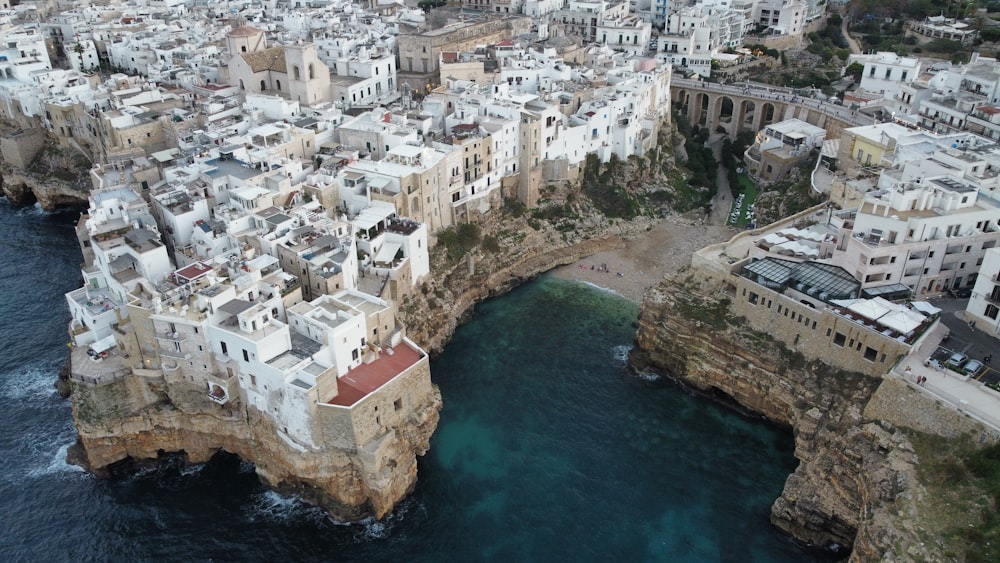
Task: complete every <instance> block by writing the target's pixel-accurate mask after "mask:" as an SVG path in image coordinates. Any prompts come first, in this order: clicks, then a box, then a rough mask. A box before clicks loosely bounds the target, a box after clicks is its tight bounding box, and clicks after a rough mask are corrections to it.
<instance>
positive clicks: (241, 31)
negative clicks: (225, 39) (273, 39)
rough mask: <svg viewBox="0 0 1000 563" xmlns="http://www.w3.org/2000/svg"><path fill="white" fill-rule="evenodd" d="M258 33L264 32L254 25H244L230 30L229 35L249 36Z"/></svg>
mask: <svg viewBox="0 0 1000 563" xmlns="http://www.w3.org/2000/svg"><path fill="white" fill-rule="evenodd" d="M258 33H263V32H262V31H261V30H259V29H257V28H256V27H254V26H252V25H244V26H243V27H237V28H236V29H234V30H232V31H230V32H229V35H231V36H233V37H248V36H250V35H257V34H258Z"/></svg>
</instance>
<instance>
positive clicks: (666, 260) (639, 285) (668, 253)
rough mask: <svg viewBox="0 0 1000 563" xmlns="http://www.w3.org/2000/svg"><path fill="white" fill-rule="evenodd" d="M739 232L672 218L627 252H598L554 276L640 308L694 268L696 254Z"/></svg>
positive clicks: (637, 240)
mask: <svg viewBox="0 0 1000 563" xmlns="http://www.w3.org/2000/svg"><path fill="white" fill-rule="evenodd" d="M737 232H738V231H736V230H735V229H733V228H731V227H722V226H716V225H705V224H703V223H702V221H701V220H700V219H694V220H692V219H689V218H687V217H668V218H666V219H664V220H663V221H661V222H659V223H658V224H656V226H655V227H653V229H651V230H649V231H646V232H645V233H642V234H641V235H638V236H637V237H635V238H634V239H631V240H627V241H625V246H624V248H617V249H613V250H606V251H604V252H598V253H597V254H594V255H592V256H590V257H587V258H584V259H583V260H581V261H579V262H577V263H575V264H570V265H566V266H560V267H559V268H556V269H554V270H552V275H554V276H556V277H558V278H562V279H569V280H577V281H582V282H587V283H591V284H594V285H596V286H599V287H603V288H606V289H609V290H611V291H614V292H615V293H618V294H619V295H621V296H623V297H625V298H626V299H628V300H629V301H632V302H633V303H636V304H639V303H641V302H642V296H643V294H645V293H646V290H647V289H649V288H650V287H653V286H655V285H657V284H658V283H660V281H661V280H662V279H663V277H664V276H666V275H667V274H670V273H674V272H677V271H678V270H680V269H681V268H683V267H684V266H687V265H688V264H690V262H691V254H692V253H694V252H695V251H696V250H698V249H700V248H703V247H705V246H708V245H710V244H714V243H717V242H723V241H726V240H729V239H730V238H732V237H733V235H735V234H736V233H737ZM602 266H606V270H605V269H604V268H602ZM619 273H620V274H621V275H619Z"/></svg>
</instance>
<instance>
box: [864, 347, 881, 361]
mask: <svg viewBox="0 0 1000 563" xmlns="http://www.w3.org/2000/svg"><path fill="white" fill-rule="evenodd" d="M865 359H866V360H868V361H869V362H874V361H875V360H876V359H878V350H876V349H874V348H872V347H871V346H865Z"/></svg>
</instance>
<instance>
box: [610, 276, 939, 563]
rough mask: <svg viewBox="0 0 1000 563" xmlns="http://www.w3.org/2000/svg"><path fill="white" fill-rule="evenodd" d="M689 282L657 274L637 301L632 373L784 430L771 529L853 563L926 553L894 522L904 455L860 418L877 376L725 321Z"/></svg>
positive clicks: (897, 442) (882, 428) (912, 474)
mask: <svg viewBox="0 0 1000 563" xmlns="http://www.w3.org/2000/svg"><path fill="white" fill-rule="evenodd" d="M694 277H695V276H682V275H677V276H672V277H668V278H667V279H666V280H665V281H664V282H663V283H662V284H661V285H660V286H659V287H658V288H657V289H656V290H653V291H651V292H648V293H647V295H646V299H645V300H644V302H643V305H642V309H641V312H640V317H639V329H638V332H637V335H636V348H635V349H634V350H633V353H632V356H631V358H630V362H631V364H632V365H633V367H635V368H636V369H638V370H640V371H642V370H648V371H655V372H658V373H664V374H668V375H670V376H673V377H676V378H678V379H679V380H681V381H682V382H684V383H685V384H687V385H689V386H691V387H693V388H695V389H698V390H701V391H704V392H706V393H707V394H711V395H713V396H716V397H720V396H721V397H725V398H727V399H729V400H731V401H734V402H736V403H738V404H739V405H740V406H742V407H744V408H747V409H750V410H752V411H754V412H756V413H759V414H761V415H763V416H765V417H766V418H768V419H769V420H771V421H774V422H776V423H779V424H782V425H786V426H789V427H790V428H791V429H792V431H793V432H794V436H795V456H796V458H798V459H799V460H800V464H799V466H798V467H797V468H796V470H795V472H794V473H793V474H792V475H790V476H789V477H788V480H787V481H786V483H785V487H784V490H783V492H782V494H781V496H780V497H779V498H778V499H777V500H775V502H774V504H773V506H772V509H771V521H772V522H773V523H774V524H775V525H776V526H777V527H778V528H780V529H782V530H784V531H786V532H787V533H789V534H790V535H792V536H793V537H795V538H796V539H798V540H800V541H803V542H806V543H808V544H810V545H814V546H817V547H821V548H835V547H836V548H837V549H845V550H846V549H850V550H851V560H852V561H879V560H883V556H884V555H885V554H886V553H897V556H898V555H899V552H898V551H896V550H897V549H898V548H899V547H903V549H916V550H918V551H921V550H925V548H923V547H920V546H921V542H920V538H919V535H918V533H917V531H916V530H913V529H911V527H910V526H909V525H908V523H907V521H906V518H905V517H901V516H900V514H901V512H902V513H904V514H905V513H906V512H907V511H912V510H914V508H913V497H912V495H911V494H910V492H911V491H912V489H913V486H914V483H916V481H917V479H916V470H915V467H916V464H917V459H916V456H915V455H914V454H913V448H912V447H911V446H910V445H909V443H908V442H907V440H906V438H905V436H904V435H903V434H901V433H900V432H898V431H897V430H896V428H895V426H894V425H893V424H892V423H891V422H884V421H882V420H873V419H871V418H867V417H866V416H865V414H864V412H865V406H866V405H867V404H868V403H869V402H870V401H871V399H872V397H873V395H875V394H876V391H877V390H879V389H880V386H881V385H882V380H881V379H879V378H875V377H869V376H865V375H861V374H857V373H850V372H845V371H841V370H837V369H835V368H832V367H830V366H828V365H826V364H823V363H820V362H815V361H814V362H808V361H806V360H805V359H804V358H803V357H802V355H801V354H799V353H797V352H795V351H792V350H789V349H788V348H786V347H785V346H784V345H782V344H781V343H780V342H777V341H775V340H773V339H772V338H771V337H770V336H769V335H766V334H761V333H757V332H755V331H753V330H750V329H749V328H748V327H746V326H745V325H744V324H743V323H741V322H740V319H739V318H737V317H732V316H729V315H728V311H727V308H726V304H727V301H726V298H725V297H724V296H723V294H722V293H721V289H722V288H721V286H720V285H718V284H716V283H714V282H711V281H707V280H700V281H694ZM883 393H885V392H883ZM881 402H882V403H884V402H886V400H884V399H883V400H882V401H881ZM901 509H902V510H901ZM921 552H924V551H921ZM904 553H905V551H904ZM931 559H933V557H931Z"/></svg>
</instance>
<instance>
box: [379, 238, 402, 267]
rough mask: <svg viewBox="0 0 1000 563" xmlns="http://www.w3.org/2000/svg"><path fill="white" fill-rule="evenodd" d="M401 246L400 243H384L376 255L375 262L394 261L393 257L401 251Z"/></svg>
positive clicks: (385, 262)
mask: <svg viewBox="0 0 1000 563" xmlns="http://www.w3.org/2000/svg"><path fill="white" fill-rule="evenodd" d="M400 248H401V246H400V245H399V243H395V242H387V243H385V244H383V245H382V248H380V249H379V251H378V254H376V255H375V262H376V263H380V264H388V263H389V262H392V259H393V258H395V257H396V253H397V252H399V249H400Z"/></svg>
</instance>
